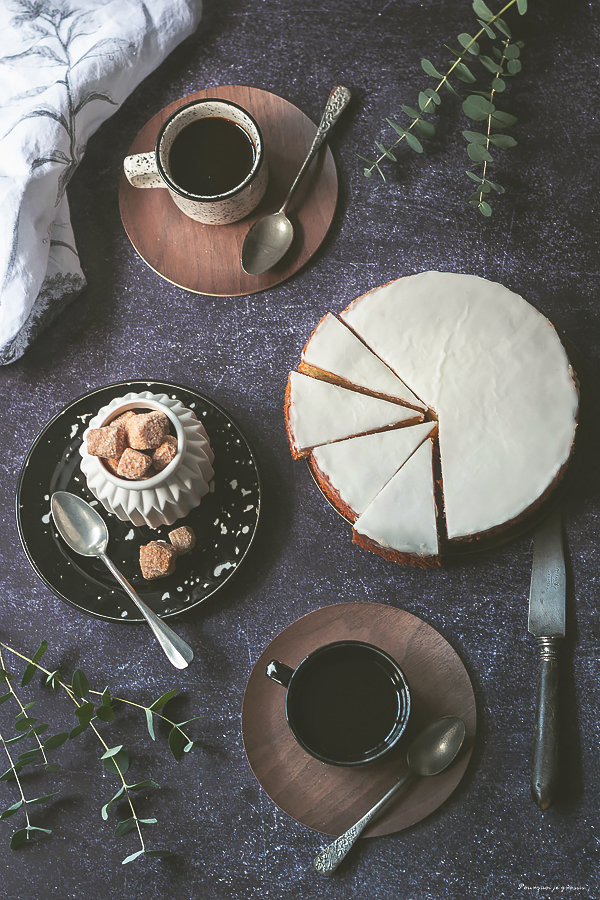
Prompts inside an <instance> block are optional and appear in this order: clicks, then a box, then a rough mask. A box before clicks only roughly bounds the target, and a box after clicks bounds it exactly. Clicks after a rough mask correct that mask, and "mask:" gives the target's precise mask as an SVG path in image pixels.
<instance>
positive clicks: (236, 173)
mask: <svg viewBox="0 0 600 900" xmlns="http://www.w3.org/2000/svg"><path fill="white" fill-rule="evenodd" d="M255 158H256V148H255V146H254V143H253V141H252V138H251V137H250V135H249V134H248V132H247V131H245V129H244V128H242V127H241V125H238V124H237V122H233V121H232V120H231V119H226V118H223V117H221V116H204V117H203V118H200V119H196V120H195V121H193V122H190V124H189V125H186V126H185V127H184V128H182V129H181V131H180V132H179V134H178V135H177V136H176V138H175V139H174V141H173V144H172V146H171V149H170V151H169V171H170V175H171V179H172V180H173V181H174V182H175V184H177V185H179V187H181V188H183V190H184V191H186V192H187V193H189V194H195V195H196V196H200V197H214V196H217V195H219V194H226V193H228V192H229V191H231V190H233V189H234V188H236V187H237V186H238V185H240V184H242V183H243V182H244V181H245V180H246V178H247V177H248V175H249V174H250V172H251V171H252V166H253V165H254V160H255Z"/></svg>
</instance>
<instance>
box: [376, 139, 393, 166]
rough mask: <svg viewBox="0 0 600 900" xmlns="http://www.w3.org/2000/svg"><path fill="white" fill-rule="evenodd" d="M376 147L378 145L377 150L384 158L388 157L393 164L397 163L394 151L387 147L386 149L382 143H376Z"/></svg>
mask: <svg viewBox="0 0 600 900" xmlns="http://www.w3.org/2000/svg"><path fill="white" fill-rule="evenodd" d="M375 145H376V147H377V149H378V150H379V152H380V153H381V154H382V155H383V156H387V158H388V159H391V160H392V162H396V157H395V156H394V154H393V153H392V151H391V150H388V149H387V148H386V147H384V146H383V144H382V143H381V141H375Z"/></svg>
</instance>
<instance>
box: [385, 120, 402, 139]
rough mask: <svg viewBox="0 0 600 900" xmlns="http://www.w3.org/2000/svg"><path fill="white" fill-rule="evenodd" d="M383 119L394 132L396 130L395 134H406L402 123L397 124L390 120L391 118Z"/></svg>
mask: <svg viewBox="0 0 600 900" xmlns="http://www.w3.org/2000/svg"><path fill="white" fill-rule="evenodd" d="M385 121H386V122H387V123H388V125H391V127H392V128H393V129H394V131H395V132H397V134H401V135H403V136H404V135H405V134H406V129H405V128H403V127H402V125H398V123H397V122H394V121H392V119H386V120H385Z"/></svg>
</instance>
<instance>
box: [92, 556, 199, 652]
mask: <svg viewBox="0 0 600 900" xmlns="http://www.w3.org/2000/svg"><path fill="white" fill-rule="evenodd" d="M100 559H101V560H102V562H103V563H104V565H105V566H106V567H107V568H108V569H109V570H110V571H111V572H112V574H113V575H114V577H115V578H116V579H117V581H118V582H119V584H120V585H121V587H122V588H123V590H125V591H126V592H127V594H129V596H130V597H131V599H132V600H133V602H134V603H135V605H136V606H137V608H138V609H139V611H140V612H141V614H142V615H143V617H144V618H145V620H146V622H147V623H148V625H149V626H150V628H151V629H152V631H153V632H154V636H155V637H156V639H157V641H158V643H159V644H160V646H161V647H162V648H163V650H164V651H165V653H166V655H167V657H168V659H169V661H170V662H171V663H173V665H174V666H175V668H176V669H185V668H186V667H187V666H188V665H189V663H191V661H192V660H193V658H194V651H193V650H192V648H191V647H189V646H188V645H187V644H186V642H185V641H184V640H183V638H180V637H179V635H178V634H175V632H174V631H173V629H172V628H169V626H168V625H167V624H166V623H165V622H163V620H162V619H161V618H159V617H158V616H157V615H156V613H153V612H152V610H151V609H150V607H148V606H146V604H145V603H144V601H143V600H142V598H141V597H138V595H137V594H136V592H135V591H134V589H133V588H132V587H131V585H130V584H129V582H128V581H127V579H126V578H124V577H123V575H121V573H120V572H119V570H118V569H117V567H116V566H115V564H114V563H113V562H112V560H110V559H109V558H108V556H105V555H104V554H102V555H100Z"/></svg>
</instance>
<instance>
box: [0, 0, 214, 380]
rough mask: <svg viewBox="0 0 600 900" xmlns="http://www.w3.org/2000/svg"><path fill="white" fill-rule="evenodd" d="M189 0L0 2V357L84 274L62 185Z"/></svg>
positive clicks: (195, 5)
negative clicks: (93, 136)
mask: <svg viewBox="0 0 600 900" xmlns="http://www.w3.org/2000/svg"><path fill="white" fill-rule="evenodd" d="M201 11H202V0H5V2H2V3H0V104H1V106H0V109H1V113H0V364H5V363H10V362H12V361H13V360H15V359H18V358H19V357H20V356H21V355H22V354H23V353H24V352H25V350H26V349H27V347H28V346H29V344H30V343H31V341H32V340H33V339H34V338H35V337H36V335H37V334H39V332H40V331H41V330H42V329H43V328H44V327H45V326H46V325H47V324H48V323H49V322H50V321H51V320H52V319H53V318H54V317H55V316H56V315H57V314H58V313H59V312H60V311H61V310H62V309H64V307H65V306H66V305H67V303H69V302H70V301H71V300H72V299H74V298H75V297H76V296H77V295H78V294H79V293H80V291H81V290H82V288H83V287H84V286H85V279H84V276H83V273H82V271H81V267H80V265H79V258H78V256H77V250H76V247H75V241H74V236H73V231H72V228H71V221H70V215H69V206H68V202H67V196H66V193H65V189H66V186H67V184H68V182H69V179H70V177H71V175H72V174H73V172H74V170H75V169H76V167H77V165H78V163H79V161H80V159H81V157H82V156H83V153H84V150H85V146H86V142H87V140H88V138H89V137H90V135H91V134H93V132H94V131H95V130H96V129H97V128H98V126H99V125H101V124H102V122H104V120H105V119H107V118H108V117H109V116H110V115H112V113H113V112H115V110H116V109H118V108H119V106H120V105H121V103H123V101H124V100H125V98H126V97H127V96H128V95H129V94H130V93H131V91H132V90H133V89H134V88H135V87H136V86H137V85H138V84H139V83H140V81H142V79H143V78H145V77H146V75H148V74H149V73H150V72H151V71H152V70H153V69H154V68H156V66H157V65H158V64H159V63H160V62H161V61H162V60H163V59H164V58H165V57H166V56H167V55H168V54H169V53H170V51H171V50H172V49H173V48H174V47H175V46H176V45H177V44H178V43H179V42H180V41H181V40H183V38H185V37H187V35H189V34H191V33H192V32H193V31H194V30H195V28H196V26H197V24H198V21H199V19H200V14H201ZM115 190H116V186H115Z"/></svg>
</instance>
